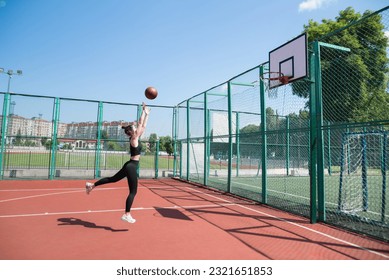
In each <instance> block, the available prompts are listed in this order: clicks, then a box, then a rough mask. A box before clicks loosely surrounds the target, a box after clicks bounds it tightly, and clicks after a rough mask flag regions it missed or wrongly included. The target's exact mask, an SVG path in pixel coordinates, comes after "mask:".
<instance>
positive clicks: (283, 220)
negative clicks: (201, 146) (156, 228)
mask: <svg viewBox="0 0 389 280" xmlns="http://www.w3.org/2000/svg"><path fill="white" fill-rule="evenodd" d="M186 188H189V189H192V190H194V191H195V192H199V193H202V194H204V195H207V196H210V197H212V198H216V199H218V200H221V201H223V202H228V200H225V199H223V198H220V197H217V196H214V195H211V194H207V193H205V192H202V191H200V190H197V189H194V187H189V186H188V187H186ZM235 205H236V206H238V207H241V208H244V209H246V210H249V211H252V212H255V213H258V214H262V215H265V216H268V217H271V218H274V219H277V220H279V221H282V222H285V223H287V224H291V225H294V226H296V227H299V228H302V229H305V230H307V231H311V232H313V233H316V234H319V235H322V236H324V237H327V238H329V239H333V240H335V241H338V242H340V243H344V244H347V245H349V246H352V247H355V248H358V249H361V250H364V251H366V252H369V253H371V254H375V255H378V256H381V257H383V258H386V259H389V255H385V254H383V253H380V252H377V251H374V250H371V249H368V248H365V247H363V246H360V245H358V244H354V243H352V242H349V241H346V240H343V239H340V238H337V237H335V236H332V235H329V234H326V233H323V232H320V231H317V230H315V229H311V228H309V227H306V226H303V225H299V224H297V223H294V222H290V221H288V220H286V219H284V218H281V217H277V216H274V215H272V214H268V213H265V212H262V211H259V210H256V209H252V208H249V207H247V206H244V205H241V204H239V203H235ZM258 206H260V205H258ZM279 211H281V210H279Z"/></svg>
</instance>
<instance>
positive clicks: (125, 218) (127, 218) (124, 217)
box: [122, 214, 136, 224]
mask: <svg viewBox="0 0 389 280" xmlns="http://www.w3.org/2000/svg"><path fill="white" fill-rule="evenodd" d="M122 221H125V222H128V223H131V224H133V223H135V221H136V220H135V219H134V218H133V217H131V215H130V214H128V215H127V214H123V216H122Z"/></svg>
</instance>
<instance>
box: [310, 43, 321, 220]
mask: <svg viewBox="0 0 389 280" xmlns="http://www.w3.org/2000/svg"><path fill="white" fill-rule="evenodd" d="M319 48H320V47H319V42H318V41H315V42H314V43H313V53H310V54H309V55H310V59H309V63H310V81H311V85H310V96H309V112H310V114H309V119H310V121H309V122H310V131H309V134H310V139H309V142H310V143H309V146H310V151H309V154H310V160H309V171H310V172H309V173H310V174H309V175H310V176H309V178H310V186H311V190H310V221H311V223H316V222H317V205H316V199H317V169H316V167H317V129H316V125H317V124H316V114H317V112H316V105H317V103H316V71H317V70H318V65H317V64H318V62H319V59H320V57H319Z"/></svg>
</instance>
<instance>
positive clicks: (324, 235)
mask: <svg viewBox="0 0 389 280" xmlns="http://www.w3.org/2000/svg"><path fill="white" fill-rule="evenodd" d="M84 185H85V181H70V180H66V181H65V180H63V181H62V180H61V181H60V180H54V181H49V180H47V181H0V248H1V250H0V259H2V260H130V259H136V260H229V259H230V260H291V259H292V260H388V259H389V244H388V243H384V242H381V241H377V240H374V239H370V238H366V237H362V236H359V235H357V234H354V233H350V232H345V231H343V230H339V229H336V228H333V227H330V226H328V225H325V224H321V223H317V224H310V223H309V220H308V219H306V218H303V217H299V216H294V215H291V214H289V213H286V212H283V211H279V210H276V209H272V208H270V207H267V206H263V205H259V204H256V203H253V202H250V201H247V200H244V199H240V198H237V197H233V196H229V195H225V194H222V193H220V192H217V191H214V190H210V189H206V188H202V187H198V186H194V185H191V184H188V183H185V182H182V181H179V180H175V179H162V180H153V179H147V180H140V181H139V188H138V194H137V196H136V198H135V202H134V205H133V209H132V215H133V217H134V218H135V219H137V222H136V223H135V224H129V223H125V222H123V221H121V219H120V217H121V215H122V213H123V207H124V203H125V199H126V197H127V194H128V188H127V185H126V181H125V180H122V181H120V182H118V183H115V184H111V185H105V186H101V187H98V188H96V189H95V190H93V191H92V193H91V194H90V195H86V194H85V189H84Z"/></svg>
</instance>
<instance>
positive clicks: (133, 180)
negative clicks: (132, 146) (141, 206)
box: [126, 161, 138, 213]
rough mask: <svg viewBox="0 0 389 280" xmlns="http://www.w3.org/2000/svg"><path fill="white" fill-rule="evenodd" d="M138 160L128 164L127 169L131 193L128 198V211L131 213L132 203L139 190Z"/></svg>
mask: <svg viewBox="0 0 389 280" xmlns="http://www.w3.org/2000/svg"><path fill="white" fill-rule="evenodd" d="M137 167H138V162H137V161H132V162H130V163H129V164H128V165H127V166H126V170H127V182H128V187H129V191H130V193H129V194H128V197H127V199H126V213H130V211H131V207H132V203H133V202H134V198H135V196H136V193H137V192H138V174H137Z"/></svg>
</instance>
